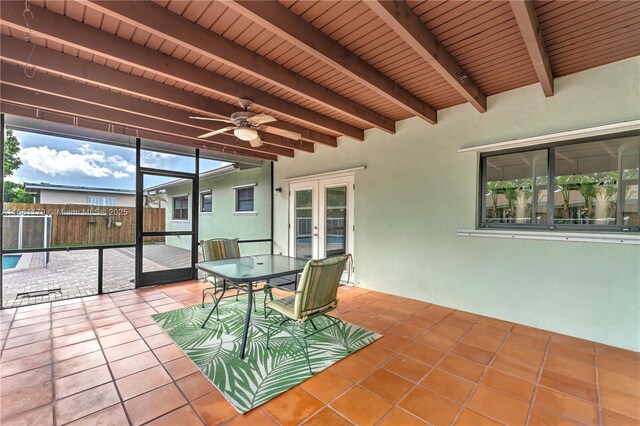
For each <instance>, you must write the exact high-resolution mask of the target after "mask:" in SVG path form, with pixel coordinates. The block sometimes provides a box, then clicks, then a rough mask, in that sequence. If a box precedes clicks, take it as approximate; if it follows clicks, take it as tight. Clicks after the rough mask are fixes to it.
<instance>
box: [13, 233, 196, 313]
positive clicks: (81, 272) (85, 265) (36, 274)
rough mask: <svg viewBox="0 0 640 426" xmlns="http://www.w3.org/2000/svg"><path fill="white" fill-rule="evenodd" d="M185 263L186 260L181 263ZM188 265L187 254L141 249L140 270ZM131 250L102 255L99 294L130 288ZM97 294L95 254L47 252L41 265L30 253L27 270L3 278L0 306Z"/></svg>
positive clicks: (156, 247)
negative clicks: (36, 293) (40, 293)
mask: <svg viewBox="0 0 640 426" xmlns="http://www.w3.org/2000/svg"><path fill="white" fill-rule="evenodd" d="M185 259H186V260H185ZM185 263H186V264H189V263H190V252H189V251H188V250H185V249H182V248H178V247H173V246H169V245H147V246H144V265H143V267H144V270H145V271H156V270H162V269H168V268H175V267H177V266H180V265H184V264H185ZM134 278H135V249H134V248H118V249H107V250H105V251H104V278H103V292H105V293H110V292H114V291H121V290H131V289H133V288H134V282H133V280H134ZM50 289H51V290H53V289H60V292H56V293H50V294H49V295H45V296H36V297H18V294H20V293H27V292H32V291H41V290H50ZM97 293H98V251H97V250H74V251H68V252H65V251H58V252H51V254H50V258H49V263H48V264H47V265H46V266H45V265H44V254H43V253H34V254H33V256H32V257H31V263H30V265H29V267H28V268H26V269H21V270H16V271H10V270H5V271H4V274H3V306H4V307H5V308H6V307H15V306H25V305H32V304H35V303H42V302H53V301H55V300H63V299H71V298H75V297H81V296H91V295H95V294H97Z"/></svg>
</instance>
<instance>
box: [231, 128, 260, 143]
mask: <svg viewBox="0 0 640 426" xmlns="http://www.w3.org/2000/svg"><path fill="white" fill-rule="evenodd" d="M233 134H234V135H235V136H236V137H237V138H238V139H240V140H243V141H252V140H254V139H255V138H257V137H258V132H257V131H256V130H255V129H247V128H244V127H239V128H237V129H234V130H233Z"/></svg>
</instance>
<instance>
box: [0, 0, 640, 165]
mask: <svg viewBox="0 0 640 426" xmlns="http://www.w3.org/2000/svg"><path fill="white" fill-rule="evenodd" d="M28 5H29V9H30V12H25V13H23V12H24V9H25V4H23V2H3V3H2V5H1V6H0V12H1V18H0V32H1V33H2V39H1V42H0V59H1V60H2V68H1V69H0V80H1V83H2V86H1V89H2V91H1V93H0V94H1V96H0V101H1V102H0V105H1V107H2V111H3V112H6V113H13V114H19V115H31V116H36V114H39V113H40V111H53V113H48V116H47V119H49V120H58V121H61V122H65V120H66V121H68V120H69V118H70V117H71V118H73V119H74V120H75V121H74V122H75V123H78V121H77V120H78V119H79V118H82V119H83V120H86V119H90V120H92V122H94V123H104V124H105V129H111V130H112V131H113V130H114V129H116V128H117V127H118V126H119V128H122V129H126V130H127V132H129V133H130V132H131V130H132V129H135V130H136V131H141V132H145V134H146V135H152V136H153V135H155V136H156V137H157V138H158V139H159V140H162V141H167V142H173V143H180V144H186V145H190V146H199V147H201V148H206V149H211V150H214V151H225V152H230V153H235V154H239V155H246V156H252V157H258V158H262V159H266V160H274V161H275V160H277V158H278V157H279V156H287V157H293V156H294V155H295V152H296V151H306V152H313V151H314V147H315V144H323V145H326V146H337V142H336V137H338V136H342V135H346V136H349V137H350V138H352V139H354V140H363V139H364V130H366V129H370V128H378V129H381V130H383V131H385V132H388V133H393V132H394V131H395V122H396V121H398V120H402V119H406V118H409V117H412V116H417V117H420V118H421V119H424V120H425V121H427V122H429V123H431V124H433V125H437V115H436V112H437V110H439V109H442V108H448V107H452V106H455V105H459V104H462V103H465V102H470V103H471V104H472V105H473V107H475V108H476V109H477V110H478V114H481V113H482V112H484V111H486V108H487V105H486V97H487V96H491V95H494V94H497V93H500V92H504V91H507V90H511V89H514V88H517V87H522V86H526V85H530V84H534V83H540V84H541V87H542V89H541V90H544V93H545V95H546V96H552V95H553V78H555V77H560V76H564V75H567V74H571V73H575V72H579V71H582V70H585V69H589V68H592V67H596V66H599V65H603V64H607V63H611V62H615V61H619V60H622V59H625V58H629V57H632V56H637V55H640V2H637V1H579V2H575V1H574V2H567V1H537V0H536V1H533V2H529V1H527V2H522V1H520V0H513V1H442V0H428V1H424V0H408V1H406V2H386V1H385V2H382V1H375V0H373V1H369V2H358V1H324V0H322V1H307V0H304V1H301V0H280V1H277V2H276V1H268V2H260V1H244V0H236V1H224V2H218V1H211V2H209V1H177V0H171V1H166V0H164V1H161V0H156V1H153V2H113V1H59V0H34V1H30V2H28ZM31 14H32V15H31ZM25 40H26V41H25ZM30 55H31V56H30ZM27 63H28V65H29V68H28V69H27V72H26V73H25V64H27ZM31 67H35V71H36V73H35V77H34V78H30V77H29V76H28V75H27V74H30V73H31V72H32V71H33V69H32V68H31ZM239 98H249V99H251V100H253V101H254V106H253V107H252V108H251V111H253V112H256V113H267V114H270V115H272V116H274V117H276V118H277V119H278V121H277V122H276V123H274V126H275V127H279V128H281V129H283V130H288V131H293V132H295V133H299V134H300V135H301V139H300V140H295V139H289V138H287V137H283V136H278V135H274V134H270V133H266V132H260V137H261V138H262V140H263V142H264V144H263V145H262V146H260V147H253V146H251V144H249V143H248V142H244V141H240V140H238V139H237V138H235V137H234V136H233V135H229V134H220V135H216V136H213V137H211V138H208V139H206V140H201V139H198V137H197V136H198V135H200V134H202V133H204V132H206V131H207V130H211V129H218V128H221V127H224V126H226V125H225V124H223V123H217V122H202V121H194V120H191V119H189V116H191V115H202V116H209V117H217V118H226V117H228V116H229V115H230V114H231V113H233V112H234V111H237V110H239V109H240V108H239V107H238V105H237V100H238V99H239ZM523 102H526V100H524V99H523ZM56 117H57V118H56ZM348 143H356V142H348Z"/></svg>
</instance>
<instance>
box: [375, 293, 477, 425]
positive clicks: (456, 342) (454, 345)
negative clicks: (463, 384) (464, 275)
mask: <svg viewBox="0 0 640 426" xmlns="http://www.w3.org/2000/svg"><path fill="white" fill-rule="evenodd" d="M431 305H434V304H433V303H431V304H430V306H431ZM435 306H439V305H435ZM457 311H458V310H457V309H456V310H454V311H452V312H450V313H448V314H447V315H445V316H444V317H443V318H441V319H440V320H438V321H437V322H435V323H434V324H433V325H432V326H431V327H429V328H428V329H426V330H425V332H424V333H422V334H421V335H420V336H422V335H424V334H426V333H427V332H429V331H431V329H432V328H433V327H435V326H436V325H438V324H439V323H440V322H442V321H444V320H445V319H446V318H448V317H450V316H451V315H453V314H454V313H455V312H457ZM482 318H484V317H483V316H480V318H478V319H477V320H475V321H469V322H471V323H473V325H472V326H471V327H469V329H468V330H466V331H465V332H464V333H463V334H462V335H461V336H460V337H459V338H458V340H456V341H455V342H454V344H453V345H452V346H451V347H450V348H449V350H447V351H446V352H444V351H442V352H444V355H442V357H441V358H440V359H439V360H438V361H437V362H436V363H435V364H434V365H432V366H431V369H430V370H429V371H428V372H426V373H425V374H424V375H423V376H422V377H421V378H420V379H419V380H418V381H417V382H416V383H415V385H414V386H413V387H411V389H409V390H408V391H407V392H406V393H405V394H404V395H403V396H402V397H401V398H400V399H399V400H398V401H397V402H396V403H395V406H398V407H399V406H400V403H401V402H402V401H404V400H405V399H406V397H407V396H408V395H409V394H410V393H411V392H413V391H414V390H415V389H416V388H417V387H418V386H420V381H422V380H423V379H424V378H425V377H426V376H427V375H428V374H429V373H430V372H431V371H433V370H434V369H435V368H437V366H438V364H440V362H442V360H443V359H444V358H446V356H447V355H449V354H451V351H452V350H453V349H454V348H455V347H456V346H458V344H459V343H460V342H461V341H462V339H464V337H465V336H466V335H467V334H468V333H469V331H470V330H471V329H472V328H473V326H474V325H476V324H478V322H479V321H480V320H481V319H482ZM434 332H435V333H437V331H434ZM420 336H418V337H420ZM416 339H417V337H416ZM416 339H414V341H415V340H416ZM425 346H429V345H425ZM405 347H406V346H405ZM429 347H431V346H429ZM403 349H404V348H403ZM434 349H435V348H434ZM398 353H400V352H398ZM409 358H411V357H409ZM387 362H388V361H387ZM385 364H386V362H385ZM383 365H384V364H383ZM427 365H428V364H427ZM452 375H454V376H455V374H452ZM456 377H458V376H456ZM432 392H435V391H432ZM435 393H437V394H438V395H440V396H442V397H443V398H446V399H448V400H450V401H453V402H455V403H456V404H460V402H458V401H454V400H453V399H451V398H449V397H447V396H445V395H441V394H440V393H439V392H435ZM400 408H402V407H400ZM461 408H462V407H461ZM390 411H391V410H389V411H388V412H387V413H386V414H385V415H384V416H382V417H381V418H380V419H379V420H378V422H376V424H380V423H381V422H382V421H383V420H384V418H385V417H386V416H387V415H389V412H390ZM411 414H413V413H411ZM414 416H416V415H415V414H414ZM416 417H418V418H419V419H421V420H423V421H427V420H426V419H423V418H422V417H419V416H416Z"/></svg>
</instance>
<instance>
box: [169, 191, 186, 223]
mask: <svg viewBox="0 0 640 426" xmlns="http://www.w3.org/2000/svg"><path fill="white" fill-rule="evenodd" d="M171 218H172V219H173V220H188V219H189V197H188V196H187V195H180V196H177V197H173V213H172V216H171Z"/></svg>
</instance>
